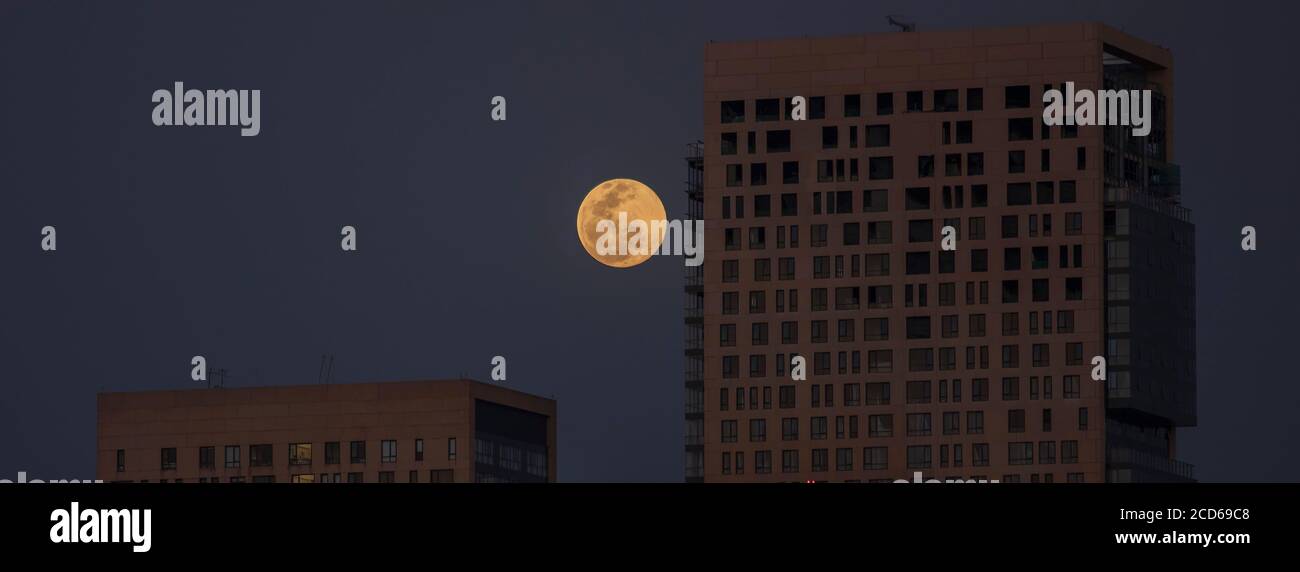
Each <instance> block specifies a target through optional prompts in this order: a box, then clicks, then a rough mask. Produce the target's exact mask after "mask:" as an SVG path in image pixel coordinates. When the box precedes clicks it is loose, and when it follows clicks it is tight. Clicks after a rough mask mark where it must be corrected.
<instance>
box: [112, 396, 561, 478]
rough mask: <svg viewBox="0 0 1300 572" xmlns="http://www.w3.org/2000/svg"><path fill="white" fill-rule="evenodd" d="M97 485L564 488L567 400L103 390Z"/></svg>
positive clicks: (499, 397)
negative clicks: (559, 435)
mask: <svg viewBox="0 0 1300 572" xmlns="http://www.w3.org/2000/svg"><path fill="white" fill-rule="evenodd" d="M98 432H99V437H98V439H99V442H98V446H97V450H98V459H97V462H96V465H95V466H96V469H95V474H96V478H98V479H101V480H104V481H113V482H151V483H158V482H164V483H173V482H177V483H179V482H188V483H200V482H202V483H241V482H254V483H255V482H281V483H285V482H294V483H339V482H349V483H363V482H365V483H372V482H402V483H408V482H409V483H469V482H480V483H481V482H552V481H554V480H555V455H556V452H555V401H553V400H550V399H546V398H542V397H536V396H533V395H529V394H526V393H521V392H519V391H514V390H511V389H506V388H503V387H500V386H496V385H491V384H486V383H480V382H476V381H472V380H464V379H457V380H445V381H406V382H382V383H352V384H340V385H300V386H280V387H255V388H238V389H230V388H219V389H188V390H174V391H139V392H112V393H101V394H99V419H98Z"/></svg>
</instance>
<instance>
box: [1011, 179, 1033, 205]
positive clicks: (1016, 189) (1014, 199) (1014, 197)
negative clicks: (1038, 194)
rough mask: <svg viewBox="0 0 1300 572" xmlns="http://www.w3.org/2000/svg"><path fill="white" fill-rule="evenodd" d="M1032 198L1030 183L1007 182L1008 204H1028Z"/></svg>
mask: <svg viewBox="0 0 1300 572" xmlns="http://www.w3.org/2000/svg"><path fill="white" fill-rule="evenodd" d="M1030 199H1031V193H1030V190H1029V183H1007V206H1012V207H1014V206H1026V205H1029V204H1030Z"/></svg>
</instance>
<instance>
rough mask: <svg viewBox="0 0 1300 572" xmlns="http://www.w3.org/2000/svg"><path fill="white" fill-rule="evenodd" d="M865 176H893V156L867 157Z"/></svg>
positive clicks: (872, 178) (879, 177) (877, 177)
mask: <svg viewBox="0 0 1300 572" xmlns="http://www.w3.org/2000/svg"><path fill="white" fill-rule="evenodd" d="M867 178H868V179H871V180H883V179H892V178H894V158H893V157H871V158H870V159H868V160H867ZM796 182H797V181H796Z"/></svg>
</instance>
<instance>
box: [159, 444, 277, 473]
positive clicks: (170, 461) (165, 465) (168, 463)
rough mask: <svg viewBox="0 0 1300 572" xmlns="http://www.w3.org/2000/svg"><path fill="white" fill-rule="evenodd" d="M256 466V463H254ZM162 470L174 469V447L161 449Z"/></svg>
mask: <svg viewBox="0 0 1300 572" xmlns="http://www.w3.org/2000/svg"><path fill="white" fill-rule="evenodd" d="M254 466H256V465H254ZM161 468H162V470H164V471H170V470H175V469H176V448H175V447H166V448H164V449H162V467H161Z"/></svg>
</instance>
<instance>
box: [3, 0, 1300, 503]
mask: <svg viewBox="0 0 1300 572" xmlns="http://www.w3.org/2000/svg"><path fill="white" fill-rule="evenodd" d="M286 4H287V3H279V2H275V3H263V2H220V3H205V4H203V5H199V4H191V3H188V2H159V3H151V4H149V5H145V4H143V3H130V4H128V3H117V2H114V3H97V4H94V5H90V4H87V5H81V4H80V3H70V2H13V1H5V2H3V3H2V4H0V478H9V479H15V478H16V474H17V472H18V471H27V472H28V473H29V474H31V475H32V476H35V477H39V478H91V477H92V476H93V474H94V453H95V451H94V449H95V394H96V392H98V391H101V390H113V391H121V390H145V389H165V388H166V389H176V388H192V387H196V385H199V384H196V383H195V382H193V381H191V380H190V378H189V370H190V358H191V356H194V355H196V354H201V355H204V356H206V357H207V358H208V360H209V365H210V366H211V367H222V368H227V369H228V370H230V372H231V376H232V377H231V379H230V380H229V382H228V385H229V386H232V387H239V386H250V385H274V384H311V383H316V381H317V371H318V368H319V362H320V356H321V354H323V353H332V354H334V355H335V356H336V367H335V369H336V374H335V379H336V381H337V382H352V381H378V380H398V379H437V378H448V377H457V376H459V375H462V374H463V375H467V376H470V377H474V378H478V379H481V380H483V379H488V377H489V372H490V368H491V365H490V363H489V362H490V360H491V358H492V356H494V355H498V354H500V355H504V356H506V357H507V359H508V360H509V380H508V381H507V382H506V384H507V385H508V386H510V387H514V388H517V389H520V390H523V391H527V392H531V393H536V394H540V395H544V396H550V397H554V398H555V399H557V400H558V402H559V411H560V413H559V425H558V427H559V475H560V479H561V480H564V481H680V480H681V479H682V449H683V447H682V427H683V414H682V332H683V326H682V310H681V307H682V302H683V294H682V278H681V276H682V263H681V259H680V258H662V259H652V260H651V261H650V262H648V263H646V264H643V265H641V266H638V267H636V268H633V269H630V270H615V269H610V268H606V267H604V266H601V265H600V264H598V263H596V262H595V261H594V260H592V259H591V258H590V257H589V256H588V255H587V254H586V253H585V252H584V251H583V249H582V247H581V245H580V244H579V242H578V240H577V238H576V235H575V232H574V216H575V213H576V211H577V207H578V204H579V202H580V201H581V200H582V198H583V196H584V195H585V194H586V193H587V191H588V190H590V189H591V187H592V186H594V185H595V184H597V183H599V182H600V181H603V180H605V179H610V178H616V177H627V178H634V179H638V180H640V181H642V182H645V183H646V184H648V185H650V186H651V187H653V188H654V189H656V190H657V191H658V193H659V195H660V196H661V197H663V199H664V202H665V204H666V206H667V207H668V212H669V216H670V217H671V216H681V215H682V214H684V211H685V200H684V196H683V193H682V190H683V181H684V180H685V177H686V170H685V166H684V163H683V161H682V157H683V155H684V154H685V145H686V144H687V143H688V142H691V141H694V140H695V139H697V138H699V137H700V135H701V133H702V120H701V108H702V105H701V62H702V58H703V47H704V44H705V43H706V42H708V41H710V40H739V39H761V38H774V37H787V36H823V35H843V34H856V33H868V32H884V31H887V30H888V29H889V28H888V26H887V25H886V23H885V15H886V14H891V13H896V14H901V15H902V16H903V19H904V20H908V21H914V22H916V23H917V24H918V26H919V29H921V30H937V29H953V28H970V27H988V26H1003V25H1019V24H1033V23H1046V22H1062V21H1077V20H1098V21H1102V22H1105V23H1108V24H1110V25H1112V26H1115V27H1117V28H1121V29H1124V30H1125V31H1127V32H1129V33H1131V34H1133V35H1136V36H1138V37H1140V38H1143V39H1145V40H1148V41H1152V42H1154V43H1158V44H1161V45H1164V46H1167V47H1169V48H1170V49H1171V50H1172V51H1173V55H1174V62H1175V78H1176V86H1175V95H1174V102H1175V103H1174V106H1175V107H1174V113H1175V117H1176V127H1175V136H1174V154H1175V162H1177V163H1179V164H1181V165H1182V175H1183V194H1184V201H1185V205H1186V206H1188V207H1190V208H1191V209H1192V211H1193V220H1194V222H1195V224H1196V230H1197V290H1198V292H1197V296H1198V301H1197V305H1198V315H1197V319H1198V322H1199V324H1198V325H1199V332H1198V344H1199V352H1198V362H1199V377H1200V381H1199V385H1200V398H1199V400H1200V408H1199V414H1200V426H1199V427H1198V428H1195V429H1190V430H1180V435H1179V439H1180V443H1179V446H1180V455H1179V456H1180V457H1181V458H1182V459H1183V460H1186V461H1189V462H1191V463H1194V464H1195V465H1196V466H1197V476H1198V477H1199V478H1201V479H1202V480H1206V481H1295V480H1297V475H1298V474H1300V473H1298V472H1297V469H1300V458H1298V457H1297V456H1296V455H1294V453H1293V452H1294V451H1295V450H1297V449H1300V446H1298V445H1300V444H1298V443H1297V438H1298V437H1300V420H1297V405H1298V404H1300V380H1297V376H1296V374H1295V372H1296V367H1295V365H1294V364H1295V361H1294V360H1295V359H1296V358H1295V356H1296V355H1300V354H1298V353H1297V349H1298V348H1297V347H1296V345H1297V344H1298V343H1300V335H1297V334H1296V332H1297V328H1298V327H1300V303H1298V302H1297V301H1296V300H1297V295H1300V292H1296V291H1295V287H1296V284H1297V283H1300V270H1298V269H1297V266H1298V265H1297V258H1298V257H1297V255H1296V250H1295V249H1296V247H1297V246H1300V241H1298V240H1297V238H1298V237H1297V224H1296V222H1295V220H1294V218H1293V217H1294V216H1295V213H1297V212H1300V199H1297V190H1296V178H1295V177H1293V176H1288V172H1289V171H1293V170H1294V169H1295V165H1296V164H1297V156H1298V155H1300V145H1298V144H1297V141H1300V126H1298V125H1297V116H1296V114H1295V113H1294V112H1293V111H1294V109H1295V106H1294V101H1293V100H1292V98H1293V97H1295V96H1296V94H1298V93H1300V85H1297V83H1298V80H1297V76H1296V74H1295V65H1294V57H1295V55H1296V54H1297V53H1300V49H1297V48H1300V46H1297V41H1296V34H1295V30H1294V23H1295V21H1296V14H1295V11H1296V9H1295V8H1293V7H1289V6H1285V5H1283V4H1282V3H1277V4H1276V5H1259V6H1252V5H1249V4H1248V3H1245V2H1234V3H1232V4H1231V7H1230V8H1228V7H1224V6H1205V7H1199V6H1196V5H1194V4H1197V3H1190V2H1169V3H1155V2H1132V1H1124V2H1089V3H1086V4H1085V3H1078V2H1062V3H1059V4H1055V3H1050V5H1049V3H1048V2H1009V3H985V2H961V1H949V2H916V1H907V2H901V1H900V2H890V3H873V2H862V1H848V2H838V3H822V2H764V1H746V2H728V3H722V2H716V3H715V2H698V1H697V2H639V3H631V2H610V1H603V2H584V3H577V2H554V3H546V4H544V5H543V4H542V3H527V4H524V3H518V4H516V3H511V2H464V3H455V4H453V3H450V2H427V3H416V2H401V3H397V2H383V3H372V2H366V3H362V2H356V3H350V4H346V5H345V4H336V3H318V2H310V3H308V2H303V3H296V4H293V5H286ZM1283 12H1286V13H1283ZM175 81H183V82H185V84H186V86H187V87H189V88H197V89H260V90H262V100H261V103H262V109H261V122H262V131H261V134H260V135H259V136H257V137H240V136H239V133H238V129H237V128H234V127H204V128H199V127H190V128H179V127H155V126H154V125H153V124H152V123H151V121H150V115H151V112H152V108H153V104H152V102H151V101H150V96H151V94H152V93H153V91H154V90H156V89H160V88H170V87H171V86H172V83H173V82H175ZM495 95H502V96H505V97H506V98H507V101H508V120H507V121H505V122H502V123H493V122H492V121H490V118H489V111H490V104H489V100H490V99H491V98H492V96H495ZM45 225H55V226H56V227H57V228H58V246H59V248H58V251H57V252H56V253H45V252H42V251H41V250H40V229H41V227H43V226H45ZM344 225H353V226H355V227H356V228H357V231H358V251H357V252H355V253H344V252H342V251H341V250H340V249H339V238H340V236H339V230H340V228H341V227H342V226H344ZM1244 225H1254V226H1255V227H1257V229H1258V230H1259V250H1258V251H1257V252H1253V253H1244V252H1242V251H1241V249H1240V246H1239V243H1240V229H1241V227H1242V226H1244Z"/></svg>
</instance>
